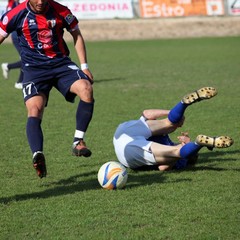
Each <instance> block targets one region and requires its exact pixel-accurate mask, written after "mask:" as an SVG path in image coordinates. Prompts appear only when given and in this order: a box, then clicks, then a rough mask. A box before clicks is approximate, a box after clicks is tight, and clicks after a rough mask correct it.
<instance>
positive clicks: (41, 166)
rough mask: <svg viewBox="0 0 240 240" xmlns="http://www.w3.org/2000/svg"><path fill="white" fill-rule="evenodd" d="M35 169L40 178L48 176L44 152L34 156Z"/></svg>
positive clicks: (36, 153)
mask: <svg viewBox="0 0 240 240" xmlns="http://www.w3.org/2000/svg"><path fill="white" fill-rule="evenodd" d="M33 167H34V168H35V169H36V171H37V175H38V176H39V177H40V178H43V177H46V176H47V168H46V163H45V157H44V155H43V153H42V152H40V151H38V152H35V153H34V154H33Z"/></svg>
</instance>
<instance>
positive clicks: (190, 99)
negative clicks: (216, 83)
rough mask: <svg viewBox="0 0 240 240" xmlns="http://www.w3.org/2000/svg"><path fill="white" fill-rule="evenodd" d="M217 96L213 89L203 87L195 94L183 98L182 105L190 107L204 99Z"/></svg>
mask: <svg viewBox="0 0 240 240" xmlns="http://www.w3.org/2000/svg"><path fill="white" fill-rule="evenodd" d="M216 95H217V90H216V89H215V88H213V87H203V88H200V89H198V90H197V91H195V92H192V93H189V94H187V95H186V96H184V97H183V99H182V103H185V104H187V105H190V104H192V103H195V102H199V101H202V100H204V99H210V98H212V97H214V96H216Z"/></svg>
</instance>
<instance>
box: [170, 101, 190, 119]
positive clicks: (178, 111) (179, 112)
mask: <svg viewBox="0 0 240 240" xmlns="http://www.w3.org/2000/svg"><path fill="white" fill-rule="evenodd" d="M187 107H188V105H187V104H184V103H182V102H179V103H178V104H177V105H176V106H175V107H173V108H172V109H171V111H170V112H169V114H168V119H169V121H170V122H172V123H178V122H180V121H181V120H182V118H183V115H184V112H185V110H186V108H187Z"/></svg>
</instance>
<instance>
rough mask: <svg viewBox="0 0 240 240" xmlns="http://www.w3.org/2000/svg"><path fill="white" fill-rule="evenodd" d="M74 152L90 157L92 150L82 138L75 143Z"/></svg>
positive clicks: (79, 155) (76, 154)
mask: <svg viewBox="0 0 240 240" xmlns="http://www.w3.org/2000/svg"><path fill="white" fill-rule="evenodd" d="M72 154H73V155H74V156H77V157H81V156H84V157H90V156H91V155H92V152H91V151H90V150H89V149H88V148H87V147H86V144H85V142H84V141H83V140H80V141H79V142H78V143H77V144H76V145H73V148H72Z"/></svg>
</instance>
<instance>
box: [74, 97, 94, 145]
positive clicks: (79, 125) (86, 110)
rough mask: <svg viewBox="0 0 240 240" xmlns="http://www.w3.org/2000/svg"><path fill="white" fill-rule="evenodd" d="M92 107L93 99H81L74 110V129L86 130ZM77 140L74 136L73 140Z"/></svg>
mask: <svg viewBox="0 0 240 240" xmlns="http://www.w3.org/2000/svg"><path fill="white" fill-rule="evenodd" d="M93 109H94V101H93V102H91V103H87V102H84V101H82V100H81V101H80V102H79V104H78V108H77V112H76V130H79V131H81V132H86V131H87V128H88V125H89V123H90V121H91V119H92V115H93ZM78 140H79V139H78V138H74V142H76V141H78Z"/></svg>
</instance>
